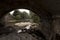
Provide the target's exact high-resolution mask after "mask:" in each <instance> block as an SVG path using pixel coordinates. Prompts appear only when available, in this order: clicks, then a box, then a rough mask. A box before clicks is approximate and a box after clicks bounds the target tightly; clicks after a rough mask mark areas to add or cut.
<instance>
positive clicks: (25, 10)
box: [10, 9, 30, 15]
mask: <svg viewBox="0 0 60 40" xmlns="http://www.w3.org/2000/svg"><path fill="white" fill-rule="evenodd" d="M18 11H20V12H22V13H23V12H26V13H28V14H30V11H29V10H27V9H18ZM13 13H14V10H13V11H11V12H10V15H13Z"/></svg>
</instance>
